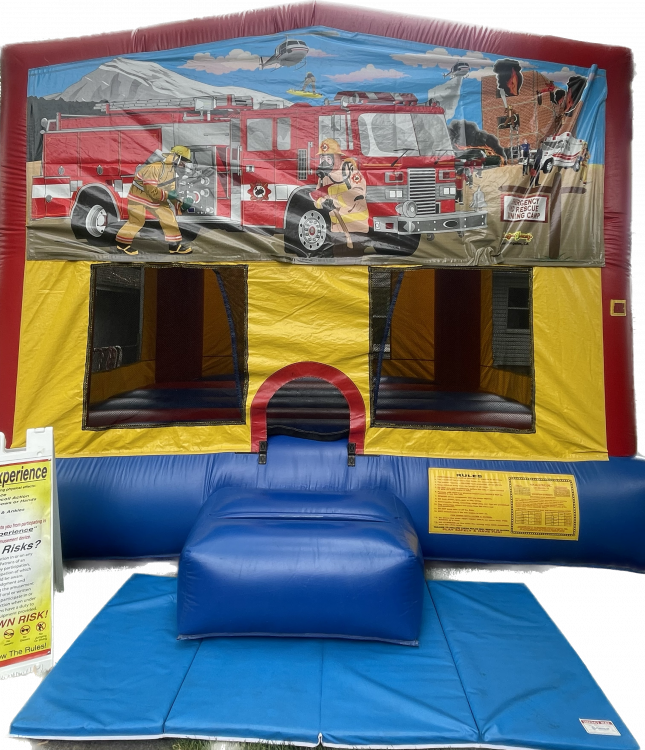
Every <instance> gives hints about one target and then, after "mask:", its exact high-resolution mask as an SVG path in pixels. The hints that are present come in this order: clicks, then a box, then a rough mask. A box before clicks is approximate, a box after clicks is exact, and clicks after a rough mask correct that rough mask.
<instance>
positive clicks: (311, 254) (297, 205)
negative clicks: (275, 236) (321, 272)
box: [284, 196, 331, 258]
mask: <svg viewBox="0 0 645 750" xmlns="http://www.w3.org/2000/svg"><path fill="white" fill-rule="evenodd" d="M329 226H330V220H329V215H328V214H327V212H326V211H319V210H318V209H317V208H314V206H313V203H312V201H311V199H310V198H309V197H308V196H307V198H304V197H303V198H301V199H298V200H296V201H294V203H293V205H292V206H290V207H289V213H288V214H287V222H286V227H285V232H284V251H285V252H286V253H289V254H291V255H299V256H300V257H301V258H321V257H327V255H328V254H329V249H330V247H331V238H330V233H329Z"/></svg>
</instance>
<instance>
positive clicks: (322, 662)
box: [318, 639, 325, 742]
mask: <svg viewBox="0 0 645 750" xmlns="http://www.w3.org/2000/svg"><path fill="white" fill-rule="evenodd" d="M324 674H325V640H324V639H322V643H321V648H320V692H319V699H318V741H319V742H322V740H323V739H324V738H323V733H322V705H323V683H324Z"/></svg>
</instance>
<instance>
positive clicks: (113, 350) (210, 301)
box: [83, 264, 248, 430]
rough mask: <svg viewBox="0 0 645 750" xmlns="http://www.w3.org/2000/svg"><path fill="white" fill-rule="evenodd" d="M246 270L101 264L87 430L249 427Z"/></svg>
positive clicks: (95, 280) (95, 273) (93, 306)
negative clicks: (187, 425) (164, 427)
mask: <svg viewBox="0 0 645 750" xmlns="http://www.w3.org/2000/svg"><path fill="white" fill-rule="evenodd" d="M246 278H247V269H246V266H225V267H224V266H222V267H219V266H211V267H205V266H199V267H195V266H181V265H173V266H168V265H165V266H156V265H145V266H137V267H135V268H133V267H132V266H120V265H117V264H110V265H100V266H98V265H97V266H93V268H92V280H91V295H90V330H89V337H88V360H87V368H86V371H87V376H86V388H85V411H84V425H83V427H84V428H85V429H96V430H98V429H109V428H124V427H142V426H148V427H155V426H161V425H170V424H243V423H244V420H245V413H246V408H245V404H246V391H247V383H248V374H247V283H246Z"/></svg>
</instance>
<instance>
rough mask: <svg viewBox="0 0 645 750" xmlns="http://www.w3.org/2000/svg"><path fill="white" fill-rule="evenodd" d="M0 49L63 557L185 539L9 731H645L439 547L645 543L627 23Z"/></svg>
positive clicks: (6, 359) (190, 36)
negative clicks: (603, 29) (448, 576)
mask: <svg viewBox="0 0 645 750" xmlns="http://www.w3.org/2000/svg"><path fill="white" fill-rule="evenodd" d="M2 72H3V90H2V109H1V117H2V122H1V124H2V128H1V132H2V145H1V149H2V150H1V154H0V162H1V163H2V175H1V182H0V200H1V204H0V210H1V213H0V319H1V320H2V328H1V339H0V346H1V350H2V357H1V359H0V431H2V432H3V433H4V434H5V436H6V438H7V444H11V445H12V446H13V447H20V446H21V445H24V440H25V434H26V431H27V429H28V428H31V427H37V426H45V425H47V426H53V429H54V436H55V445H56V454H57V478H58V497H59V504H60V521H61V533H62V546H63V555H64V556H65V557H66V558H68V559H74V558H76V559H86V558H90V559H97V558H137V557H173V556H180V562H179V573H178V577H177V579H173V578H160V577H153V576H142V575H138V576H134V577H133V578H132V579H130V581H129V582H128V583H127V584H126V585H125V586H124V587H123V588H122V589H121V591H120V592H119V593H118V594H117V595H116V597H114V599H112V600H111V602H110V603H109V604H108V606H107V607H106V608H105V609H104V610H103V611H102V612H101V613H100V614H99V616H98V617H97V618H96V619H95V620H94V621H93V622H92V624H91V625H90V627H89V628H88V629H87V630H86V631H85V632H84V633H83V634H82V636H81V637H80V638H79V639H78V641H77V642H76V643H75V644H74V645H73V646H72V648H71V649H70V650H69V651H68V653H67V654H65V656H64V658H63V659H62V660H61V661H60V662H59V664H58V665H57V666H56V667H55V669H54V670H53V671H52V673H51V674H50V675H49V676H48V677H47V678H46V679H45V680H44V682H43V683H42V685H41V687H40V688H39V689H38V691H37V692H36V694H35V695H34V696H33V698H32V699H31V700H30V701H29V703H28V704H27V705H26V706H25V708H24V709H23V710H22V711H21V713H20V714H19V715H18V717H16V719H15V721H14V724H13V728H12V732H13V734H14V735H15V736H23V737H33V738H52V739H80V738H88V739H106V738H149V737H166V736H177V737H196V738H204V739H220V740H227V739H228V740H235V741H241V740H263V741H287V742H295V743H297V744H301V745H311V746H315V745H317V744H319V743H322V744H324V745H327V746H337V747H359V746H360V747H386V746H387V747H406V748H409V747H445V746H448V745H450V746H454V745H459V746H462V745H463V746H478V747H499V748H503V747H525V748H536V749H537V748H543V749H544V750H547V748H548V749H549V750H552V749H553V748H559V749H560V750H585V749H586V748H590V749H594V750H595V749H596V748H600V749H605V748H606V749H607V750H635V749H636V748H637V745H636V743H635V741H634V739H633V737H632V736H631V735H630V733H629V730H628V729H627V727H626V726H625V725H624V723H623V722H622V720H621V719H620V717H619V716H618V715H617V714H616V712H615V711H614V709H613V708H612V707H611V705H610V704H609V702H608V701H607V699H606V698H605V696H604V695H603V694H602V692H601V691H600V689H599V688H598V686H597V685H596V683H595V682H594V681H593V679H592V678H591V676H590V674H589V673H588V671H587V670H586V668H585V667H584V665H583V664H582V662H581V661H580V660H579V659H578V657H577V656H576V654H575V653H574V652H573V650H572V649H571V647H570V646H569V644H568V643H567V642H566V641H565V640H564V638H563V636H562V635H561V634H560V632H559V631H558V630H557V628H556V627H555V625H554V624H553V623H552V622H551V621H550V620H549V618H548V617H547V615H546V614H545V612H544V611H543V610H542V609H541V608H540V606H539V605H538V603H537V602H536V601H535V600H534V599H533V598H532V596H531V594H530V593H529V592H528V590H527V589H526V588H525V587H523V586H520V585H512V584H476V583H457V582H441V581H425V578H424V559H425V560H444V561H476V562H501V563H535V564H537V563H544V564H567V565H587V566H605V567H613V568H621V569H626V570H633V571H643V570H644V569H645V543H644V542H645V463H644V462H643V461H642V460H641V459H639V458H637V457H636V456H635V452H636V435H635V416H634V394H633V380H632V378H633V375H632V349H631V346H632V343H631V342H632V331H631V312H630V278H629V255H630V240H629V232H630V219H631V217H630V148H631V122H630V118H629V113H630V106H631V93H630V83H631V78H632V61H631V55H630V52H629V50H626V49H623V48H618V47H610V46H602V45H597V44H587V43H583V42H573V41H564V40H562V39H561V38H555V37H553V38H551V37H538V36H531V35H528V34H514V33H506V32H499V31H495V32H491V31H489V30H486V29H481V28H473V27H468V26H465V25H463V24H455V23H448V22H438V21H430V20H421V19H412V18H406V17H404V16H400V15H396V14H384V13H376V12H366V11H365V10H363V9H360V10H359V9H357V8H348V7H340V6H336V5H334V6H331V5H325V4H321V3H304V4H299V5H290V6H285V7H281V8H270V9H266V10H262V11H254V12H251V13H245V14H239V15H232V16H226V17H221V18H212V19H206V20H198V21H190V22H184V23H178V24H172V25H168V26H157V27H153V28H150V29H144V30H137V31H135V32H131V33H130V32H129V33H119V34H109V35H102V36H96V37H88V38H81V39H74V40H64V41H55V42H42V43H33V44H25V45H14V46H9V47H6V48H5V49H4V50H3V57H2ZM23 154H24V158H25V161H26V164H23V162H22V155H23ZM25 216H26V224H25ZM116 632H118V633H120V638H119V639H118V642H117V641H116V640H115V639H114V637H113V634H114V633H116ZM88 664H92V665H93V666H92V667H88ZM79 665H83V669H82V670H81V671H82V672H83V674H79Z"/></svg>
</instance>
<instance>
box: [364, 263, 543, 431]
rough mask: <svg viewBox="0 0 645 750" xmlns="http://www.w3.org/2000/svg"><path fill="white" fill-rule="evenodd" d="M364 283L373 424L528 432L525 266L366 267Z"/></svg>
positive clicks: (530, 421) (529, 391)
mask: <svg viewBox="0 0 645 750" xmlns="http://www.w3.org/2000/svg"><path fill="white" fill-rule="evenodd" d="M369 287H370V383H371V425H372V426H376V427H402V428H408V429H451V430H487V431H514V432H518V431H519V432H532V431H533V430H534V392H533V390H534V389H533V380H534V378H533V369H532V350H533V342H532V326H531V271H530V270H525V269H518V270H513V271H507V270H505V269H484V270H479V269H477V270H471V269H404V270H401V269H391V268H371V269H370V284H369ZM511 326H514V327H511ZM500 337H505V339H506V340H505V341H501V338H500ZM500 346H501V347H503V351H504V357H503V358H501V357H500V351H499V350H500Z"/></svg>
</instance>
